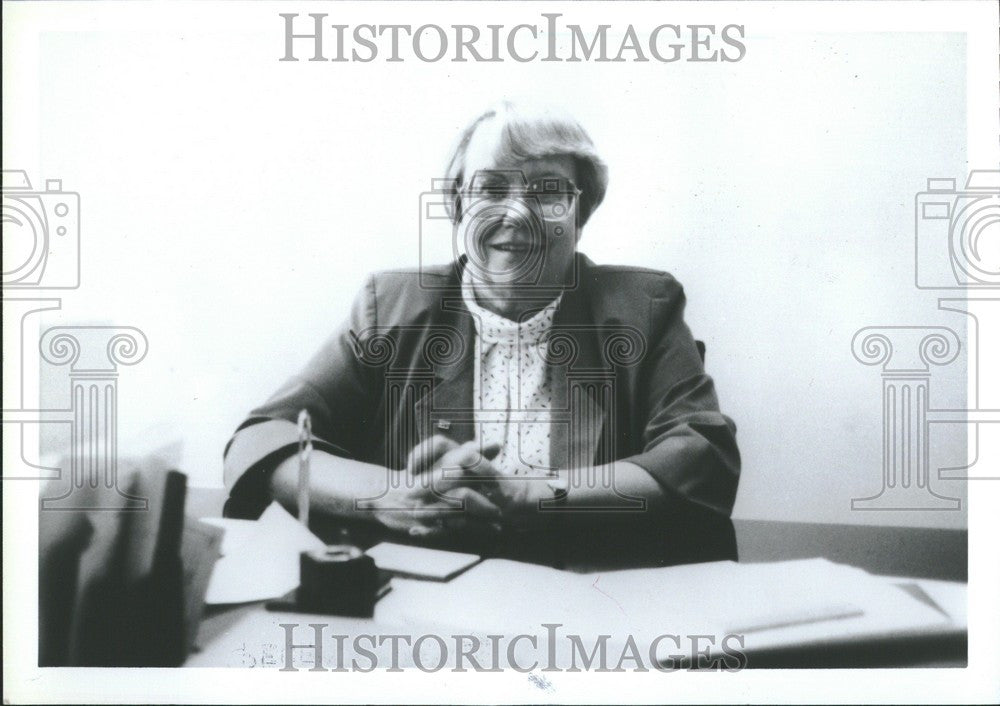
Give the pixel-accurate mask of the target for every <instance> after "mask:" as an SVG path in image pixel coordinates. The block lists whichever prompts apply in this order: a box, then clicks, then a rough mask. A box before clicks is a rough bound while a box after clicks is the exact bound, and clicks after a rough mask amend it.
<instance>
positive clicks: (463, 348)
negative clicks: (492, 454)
mask: <svg viewBox="0 0 1000 706" xmlns="http://www.w3.org/2000/svg"><path fill="white" fill-rule="evenodd" d="M441 308H442V312H441V313H442V316H441V319H440V320H441V322H442V328H441V330H440V332H441V333H442V334H444V335H445V336H446V337H448V338H449V339H450V338H452V337H455V336H457V340H455V341H452V343H453V344H454V345H456V346H457V348H456V349H455V350H456V351H457V353H456V355H455V356H454V357H455V360H454V361H451V362H447V361H445V362H438V363H437V364H435V365H434V366H433V370H434V372H433V375H434V378H433V382H432V383H431V387H430V390H429V391H428V392H427V394H425V395H424V396H423V397H422V398H421V399H420V401H419V402H418V403H417V406H416V412H417V418H418V419H421V420H424V422H423V423H422V424H421V425H420V438H421V439H424V438H426V437H427V436H430V435H434V434H441V435H443V436H447V437H449V438H451V439H453V440H455V441H457V442H459V443H464V442H466V441H472V440H473V439H475V436H476V434H475V412H474V409H473V400H472V391H473V387H472V385H473V375H475V355H476V345H475V343H476V339H475V328H474V325H473V322H472V317H471V315H470V314H469V312H468V310H467V309H466V308H465V304H464V303H463V302H462V300H461V298H460V297H459V298H455V297H452V296H451V295H448V296H446V297H443V298H442V301H441ZM434 329H435V326H434V325H433V324H431V325H429V326H428V331H427V335H426V336H425V338H424V340H425V342H429V340H430V338H431V337H433V336H434V335H435V330H434ZM449 360H450V359H449Z"/></svg>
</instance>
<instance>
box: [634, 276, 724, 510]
mask: <svg viewBox="0 0 1000 706" xmlns="http://www.w3.org/2000/svg"><path fill="white" fill-rule="evenodd" d="M684 306H685V296H684V290H683V288H682V287H681V285H680V284H679V283H678V282H677V281H676V280H674V279H673V278H672V277H670V276H669V275H665V276H664V286H663V288H662V290H661V292H660V294H659V295H658V296H656V297H654V298H653V299H652V300H651V302H650V328H649V330H650V340H649V342H648V345H649V353H648V356H649V357H648V358H647V361H648V364H647V365H646V366H645V368H644V371H643V377H642V380H641V382H640V384H639V386H638V388H637V389H638V390H639V391H641V394H642V396H643V398H642V399H641V401H640V409H641V410H642V412H644V414H645V419H646V420H647V421H646V426H645V430H644V432H643V439H642V444H643V449H642V451H641V452H640V453H638V454H636V455H634V456H631V457H629V458H626V459H624V460H626V461H630V462H632V463H634V464H636V465H638V466H641V467H642V468H644V469H645V470H646V471H647V472H648V473H649V474H650V475H652V476H653V478H654V479H656V481H657V482H658V483H659V484H660V486H661V487H662V488H663V489H664V491H665V492H666V494H667V495H668V498H669V499H670V500H673V501H674V502H686V503H693V504H694V505H696V506H699V507H701V508H703V509H707V510H709V511H711V512H714V513H719V514H721V515H724V516H726V517H728V516H729V515H730V514H731V512H732V509H733V503H734V501H735V499H736V487H737V484H738V482H739V475H740V452H739V449H738V448H737V446H736V425H735V424H734V423H733V421H732V420H731V419H729V418H728V417H726V416H725V415H723V414H722V413H721V412H720V411H719V401H718V398H717V397H716V394H715V385H714V383H713V381H712V378H711V377H709V376H708V375H707V374H706V373H705V368H704V365H703V363H702V359H701V355H700V354H699V352H698V349H697V347H696V344H695V341H694V338H693V337H692V335H691V331H690V329H689V328H688V326H687V324H686V323H685V322H684Z"/></svg>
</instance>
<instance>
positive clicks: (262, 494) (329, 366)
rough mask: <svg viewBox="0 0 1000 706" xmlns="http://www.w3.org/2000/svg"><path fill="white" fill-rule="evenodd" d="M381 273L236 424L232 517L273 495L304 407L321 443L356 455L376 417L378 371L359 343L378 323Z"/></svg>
mask: <svg viewBox="0 0 1000 706" xmlns="http://www.w3.org/2000/svg"><path fill="white" fill-rule="evenodd" d="M375 323H376V310H375V279H374V276H371V277H369V278H368V280H367V282H366V283H365V286H364V287H363V288H362V290H361V291H360V292H359V293H358V295H357V297H356V298H355V300H354V304H353V306H352V307H351V313H350V315H349V317H348V318H347V320H346V321H344V322H343V324H341V326H340V327H339V328H338V330H337V331H336V332H335V333H334V334H333V335H332V336H331V337H330V338H329V339H328V340H327V341H326V342H325V343H324V344H323V346H322V347H321V348H320V350H319V351H318V352H317V353H316V354H315V355H314V356H313V357H312V359H311V360H310V361H309V362H308V363H307V364H306V366H305V368H304V369H303V370H302V371H301V372H300V373H299V374H298V375H295V376H293V377H292V378H291V379H289V380H288V381H287V382H286V383H285V384H284V385H283V386H282V387H281V388H280V389H279V390H278V391H277V392H275V393H274V395H272V396H271V398H270V399H268V400H267V401H266V402H265V403H264V404H262V405H260V406H259V407H257V408H256V409H254V410H252V411H251V412H250V414H249V415H248V417H247V418H246V419H245V420H244V421H243V423H242V424H240V425H239V427H238V428H237V429H236V432H235V433H234V435H233V437H232V438H231V439H230V440H229V443H228V444H227V445H226V449H225V452H224V463H223V468H224V478H225V484H226V488H227V489H228V490H229V500H228V501H227V503H226V508H225V511H224V514H225V515H226V516H227V517H248V518H256V517H258V516H259V515H260V513H261V512H263V510H264V509H265V508H266V507H267V505H268V504H269V503H270V501H271V494H270V479H271V474H272V473H273V472H274V470H275V468H277V467H278V465H279V464H280V463H281V462H282V461H284V460H285V459H287V458H288V457H290V456H292V455H294V454H295V453H296V452H297V449H298V427H297V421H298V416H299V413H300V412H301V410H303V409H305V410H308V412H309V415H310V417H311V420H312V435H313V446H314V448H315V449H317V450H320V451H326V452H328V453H332V454H335V455H337V456H343V457H347V458H355V457H357V456H358V455H359V454H360V448H359V446H360V444H361V443H363V438H364V435H365V434H366V429H367V428H368V425H369V424H370V423H371V421H372V420H371V419H370V416H371V410H372V408H373V404H372V403H373V401H374V400H373V396H372V395H371V394H370V390H371V389H372V388H371V379H372V370H371V369H370V368H368V367H367V366H365V365H364V363H363V362H362V361H361V360H360V357H359V355H358V354H357V352H356V349H355V342H356V341H357V340H358V336H359V334H360V333H361V332H364V331H366V330H369V329H371V328H373V327H374V326H375Z"/></svg>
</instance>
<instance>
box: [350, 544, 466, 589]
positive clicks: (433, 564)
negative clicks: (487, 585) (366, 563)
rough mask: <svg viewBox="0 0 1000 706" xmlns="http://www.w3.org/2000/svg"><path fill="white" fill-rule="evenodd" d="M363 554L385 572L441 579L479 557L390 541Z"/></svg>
mask: <svg viewBox="0 0 1000 706" xmlns="http://www.w3.org/2000/svg"><path fill="white" fill-rule="evenodd" d="M365 554H367V555H368V556H370V557H371V558H372V559H374V560H375V564H376V565H377V566H378V567H379V568H380V569H384V570H385V571H391V572H393V573H398V574H402V575H406V576H410V577H413V578H424V579H435V580H440V581H443V580H446V579H448V578H449V577H451V576H453V575H455V574H456V573H457V572H459V571H461V570H462V569H465V568H466V567H469V566H472V565H473V564H475V563H476V562H477V561H479V557H478V556H477V555H475V554H464V553H462V552H448V551H444V550H441V549H427V548H426V547H414V546H410V545H406V544H394V543H393V542H382V543H381V544H376V545H375V546H374V547H372V548H371V549H369V550H368V551H366V552H365Z"/></svg>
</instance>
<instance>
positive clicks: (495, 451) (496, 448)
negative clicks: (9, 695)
mask: <svg viewBox="0 0 1000 706" xmlns="http://www.w3.org/2000/svg"><path fill="white" fill-rule="evenodd" d="M502 448H503V445H502V444H498V443H496V442H494V443H492V444H486V446H484V447H483V448H482V450H481V453H482V454H483V456H485V457H486V458H488V459H489V460H490V461H492V460H494V459H496V457H497V456H499V455H500V449H502Z"/></svg>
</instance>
